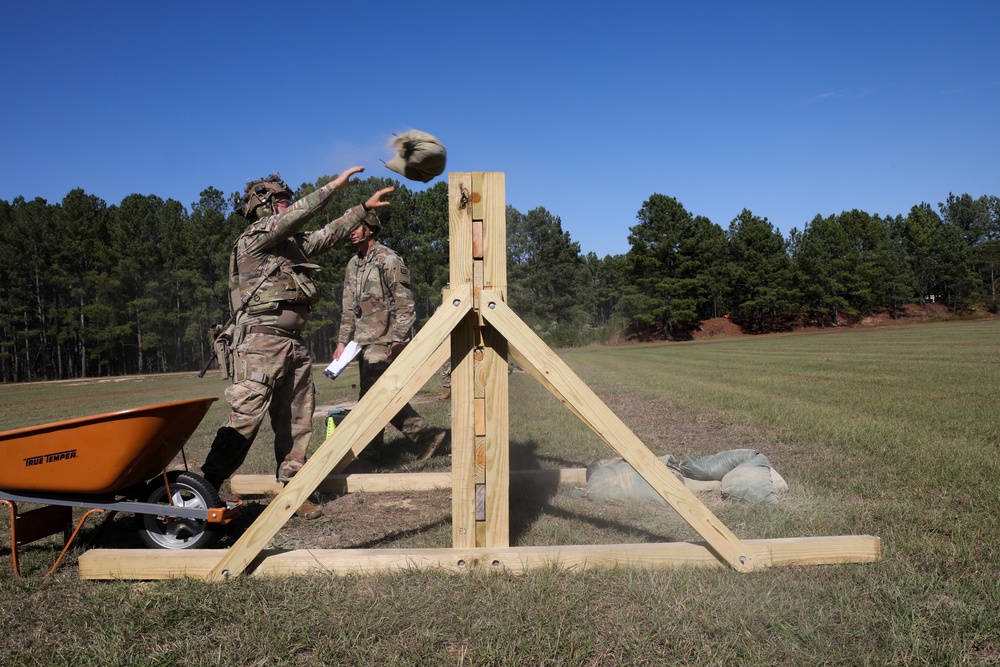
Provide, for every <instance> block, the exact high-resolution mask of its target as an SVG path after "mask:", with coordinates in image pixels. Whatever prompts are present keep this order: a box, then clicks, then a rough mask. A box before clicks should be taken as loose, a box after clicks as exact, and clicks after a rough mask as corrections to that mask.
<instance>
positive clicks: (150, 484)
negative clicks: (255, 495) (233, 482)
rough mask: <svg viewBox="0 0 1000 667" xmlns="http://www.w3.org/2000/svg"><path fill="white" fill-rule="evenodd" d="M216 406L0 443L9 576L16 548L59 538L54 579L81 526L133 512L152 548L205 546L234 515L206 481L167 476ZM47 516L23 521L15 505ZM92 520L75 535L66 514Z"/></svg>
mask: <svg viewBox="0 0 1000 667" xmlns="http://www.w3.org/2000/svg"><path fill="white" fill-rule="evenodd" d="M215 400H216V399H214V398H200V399H192V400H185V401H176V402H173V403H161V404H158V405H150V406H146V407H141V408H135V409H132V410H122V411H120V412H109V413H106V414H101V415H94V416H91V417H82V418H80V419H70V420H67V421H61V422H54V423H51V424H44V425H42V426H32V427H28V428H22V429H17V430H14V431H6V432H3V433H0V503H3V504H5V505H7V506H8V507H9V508H10V539H11V554H12V557H13V564H14V572H15V574H17V575H18V576H20V569H19V566H18V561H17V556H18V547H19V546H20V545H23V544H28V543H30V542H34V541H36V540H39V539H42V538H43V537H48V536H49V535H54V534H57V533H59V532H62V533H63V536H64V546H63V550H62V553H60V554H59V558H58V559H57V560H56V562H55V565H53V566H52V569H50V570H49V571H48V573H47V574H51V573H52V572H53V571H55V569H56V567H58V566H59V563H60V562H61V561H62V558H63V556H64V555H65V554H66V552H67V551H68V550H69V547H70V545H71V544H72V542H73V540H74V539H75V538H76V536H77V533H79V532H80V529H81V528H82V527H83V524H84V523H85V522H86V520H87V519H88V518H89V517H90V516H92V515H94V514H103V513H106V512H107V513H109V514H108V515H107V516H106V517H105V519H104V521H103V522H102V523H101V526H100V527H99V529H98V532H100V528H103V527H104V525H105V524H106V523H107V522H108V521H109V520H110V519H111V518H112V517H114V516H115V514H117V513H118V512H131V513H133V514H135V515H136V519H137V521H138V529H139V537H140V538H141V540H142V541H143V542H144V543H145V544H146V545H147V546H150V547H154V548H163V549H191V548H201V547H206V546H208V545H210V544H211V543H212V542H213V541H214V540H215V538H216V537H217V535H218V529H219V527H221V526H223V525H225V524H226V523H229V521H231V520H232V519H233V518H235V517H236V516H237V515H238V514H239V503H233V504H228V503H225V502H223V501H222V500H221V499H220V498H219V494H218V491H216V489H215V488H214V487H213V486H212V485H211V484H209V483H208V482H207V481H206V480H205V478H203V477H201V476H200V475H196V474H194V473H192V472H190V471H188V470H186V468H187V460H186V459H185V461H184V467H185V470H173V471H170V472H168V471H167V466H168V465H170V463H171V462H172V461H173V460H174V458H175V457H176V456H177V454H178V452H180V453H181V454H182V455H183V447H184V444H185V443H186V442H187V441H188V438H190V437H191V434H192V433H194V430H195V429H196V428H197V427H198V425H199V424H200V423H201V420H202V419H203V418H204V417H205V414H206V413H207V412H208V409H209V407H210V406H211V405H212V403H213V402H214V401H215ZM19 502H21V503H36V504H40V505H43V507H40V508H37V509H33V510H29V511H27V512H23V513H22V512H19V511H18V508H17V503H19ZM74 507H80V508H86V509H87V510H88V511H87V512H86V513H85V514H84V515H83V517H82V518H81V519H80V520H79V522H78V524H77V525H76V528H75V530H74V529H73V526H72V508H74Z"/></svg>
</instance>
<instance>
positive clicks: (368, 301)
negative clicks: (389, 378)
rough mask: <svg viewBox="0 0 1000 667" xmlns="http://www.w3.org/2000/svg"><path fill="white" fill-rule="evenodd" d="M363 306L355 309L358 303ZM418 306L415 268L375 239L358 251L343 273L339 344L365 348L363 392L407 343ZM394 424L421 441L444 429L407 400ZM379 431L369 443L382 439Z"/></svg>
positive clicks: (362, 358) (362, 361)
mask: <svg viewBox="0 0 1000 667" xmlns="http://www.w3.org/2000/svg"><path fill="white" fill-rule="evenodd" d="M356 306H357V307H359V308H360V310H355V307H356ZM416 319H417V316H416V307H415V305H414V303H413V294H412V293H411V292H410V271H409V269H407V268H406V264H404V263H403V260H402V258H401V257H400V256H399V255H397V254H396V253H395V252H394V251H393V250H391V249H390V248H387V247H386V246H384V245H382V244H381V243H380V242H379V241H377V240H375V241H374V242H373V243H372V246H371V248H370V249H369V250H368V254H366V255H365V256H364V257H362V256H361V255H360V254H355V255H354V257H352V258H351V261H350V262H348V264H347V273H346V275H345V277H344V314H343V319H342V320H341V323H340V337H339V342H340V343H343V344H345V345H346V344H347V343H349V342H350V341H351V340H354V341H356V342H357V344H358V345H359V346H361V350H362V351H361V361H360V374H361V378H360V384H361V389H360V394H359V398H360V397H361V396H364V395H365V394H366V393H368V390H369V389H371V388H372V386H373V385H374V384H375V381H376V380H378V379H379V378H380V377H382V374H383V373H385V371H386V369H388V368H389V364H390V362H391V359H390V358H389V355H390V352H391V348H392V344H393V343H405V342H406V341H408V340H409V338H410V329H411V328H412V327H413V324H414V322H415V321H416ZM389 423H390V424H392V425H393V426H395V427H396V428H397V429H399V431H400V432H402V433H403V435H405V436H406V437H407V438H409V439H410V440H412V441H413V442H416V443H418V444H421V443H425V442H426V441H427V440H428V439H431V438H434V437H435V436H437V435H438V434H439V433H441V430H440V429H435V428H431V427H430V425H429V424H428V423H427V420H426V419H424V418H423V417H421V416H420V414H419V413H418V412H417V411H416V410H414V409H413V407H412V406H411V405H410V404H409V403H407V404H406V405H404V406H403V408H402V409H401V410H400V411H399V413H398V414H397V415H396V416H395V417H393V418H392V419H391V420H390V421H389ZM382 438H383V435H382V434H380V435H378V436H376V437H375V439H374V440H373V441H372V443H370V444H374V445H375V446H378V445H379V444H381V442H382Z"/></svg>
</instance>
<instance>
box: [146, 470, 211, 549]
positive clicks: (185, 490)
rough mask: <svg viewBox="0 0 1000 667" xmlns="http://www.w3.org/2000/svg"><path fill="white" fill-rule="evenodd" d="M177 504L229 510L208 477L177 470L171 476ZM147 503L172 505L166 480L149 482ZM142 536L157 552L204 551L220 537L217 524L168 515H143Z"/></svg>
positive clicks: (171, 484)
mask: <svg viewBox="0 0 1000 667" xmlns="http://www.w3.org/2000/svg"><path fill="white" fill-rule="evenodd" d="M167 481H168V482H169V484H170V491H171V492H172V493H173V496H174V504H175V505H183V506H184V507H196V508H199V509H200V508H204V509H206V510H207V509H209V508H210V507H225V503H223V502H222V500H221V499H220V498H219V492H218V491H216V490H215V487H213V486H212V485H211V484H209V483H208V482H207V481H206V480H205V478H204V477H202V476H200V475H196V474H194V473H191V472H183V471H180V470H175V471H173V472H169V473H167ZM147 489H148V493H147V495H146V502H149V503H156V504H159V505H170V497H169V496H168V494H167V487H166V485H165V484H164V483H163V479H162V478H157V479H155V480H153V481H152V482H150V483H149V485H148V487H147ZM136 519H138V521H139V537H140V538H141V539H142V541H143V543H144V544H145V545H146V546H148V547H152V548H154V549H201V548H204V547H207V546H209V545H210V544H212V543H213V542H214V541H215V540H216V538H217V537H218V529H219V527H220V525H219V524H217V523H209V522H208V521H206V520H202V519H183V518H178V517H169V516H164V515H160V516H157V515H153V514H139V515H137V516H136Z"/></svg>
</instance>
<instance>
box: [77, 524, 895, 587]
mask: <svg viewBox="0 0 1000 667" xmlns="http://www.w3.org/2000/svg"><path fill="white" fill-rule="evenodd" d="M743 544H744V546H745V547H746V548H748V549H749V550H750V551H751V552H752V553H753V555H754V557H755V558H756V559H757V561H758V565H762V566H765V567H768V566H780V565H829V564H835V563H871V562H875V561H877V560H878V559H879V558H880V557H881V554H882V546H881V541H880V540H879V538H878V537H872V536H871V535H846V536H837V537H788V538H778V539H767V540H743ZM224 554H225V551H224V550H214V549H188V550H177V551H174V550H167V549H164V550H159V549H93V550H91V551H88V552H86V553H85V554H83V555H82V556H80V560H79V571H80V578H81V579H123V580H154V579H179V578H195V579H204V578H206V577H207V575H208V573H209V572H211V571H212V569H213V568H214V567H216V566H217V565H218V563H219V562H220V560H221V559H222V557H223V555H224ZM553 565H555V566H558V567H563V568H566V569H567V570H571V571H578V570H586V569H594V568H611V567H635V568H649V569H673V568H678V567H684V566H708V567H725V566H726V563H725V562H724V561H722V560H720V559H719V557H718V556H716V555H715V554H714V553H713V552H712V551H711V550H709V548H708V546H707V545H706V544H705V543H692V542H669V543H652V544H610V545H586V546H552V547H545V546H543V547H505V548H489V547H481V548H442V549H297V550H294V551H279V550H270V551H267V550H265V551H262V552H261V553H260V554H259V555H258V557H257V558H256V559H255V560H254V561H253V563H251V564H250V565H249V566H248V568H247V574H251V575H252V576H272V577H281V576H291V575H297V574H305V573H318V572H331V573H335V574H348V573H364V574H373V573H376V572H387V571H399V570H408V569H413V568H419V569H441V570H445V571H450V572H463V571H466V570H471V569H483V570H498V571H505V572H510V573H514V574H521V573H524V572H527V571H529V570H532V569H536V568H539V567H551V566H553Z"/></svg>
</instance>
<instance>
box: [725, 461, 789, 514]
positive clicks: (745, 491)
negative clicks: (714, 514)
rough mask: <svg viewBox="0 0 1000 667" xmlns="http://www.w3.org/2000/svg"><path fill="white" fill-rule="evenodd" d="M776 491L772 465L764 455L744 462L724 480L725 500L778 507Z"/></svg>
mask: <svg viewBox="0 0 1000 667" xmlns="http://www.w3.org/2000/svg"><path fill="white" fill-rule="evenodd" d="M782 481H783V480H782ZM786 488H787V487H786ZM776 491H777V489H776V488H775V484H774V481H773V478H772V475H771V464H770V463H769V462H768V460H767V457H766V456H764V455H763V454H757V455H756V456H753V457H751V458H750V459H749V460H747V461H744V462H743V463H741V464H740V465H738V466H736V467H735V468H733V469H732V470H730V471H729V472H728V473H726V475H725V476H724V477H723V478H722V499H723V500H735V501H739V502H744V503H764V504H766V505H777V504H778V494H777V493H776Z"/></svg>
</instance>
